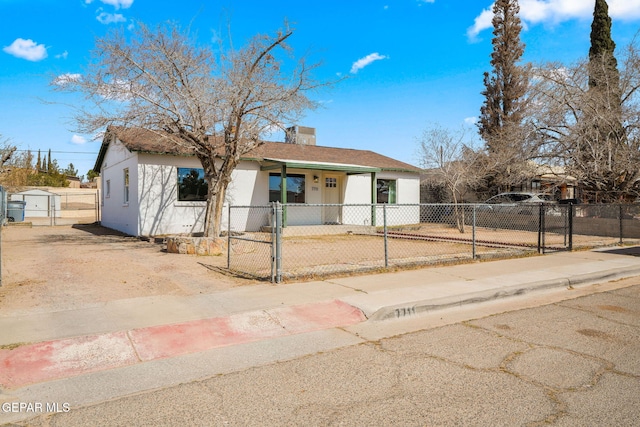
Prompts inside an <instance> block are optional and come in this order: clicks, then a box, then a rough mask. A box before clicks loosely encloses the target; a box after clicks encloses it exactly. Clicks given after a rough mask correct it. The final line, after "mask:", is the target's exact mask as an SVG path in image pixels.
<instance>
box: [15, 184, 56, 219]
mask: <svg viewBox="0 0 640 427" xmlns="http://www.w3.org/2000/svg"><path fill="white" fill-rule="evenodd" d="M10 199H11V200H20V201H23V202H26V203H27V204H26V205H25V208H24V216H25V218H29V217H38V218H42V217H44V218H47V217H53V216H54V215H55V217H56V218H59V217H60V195H59V194H55V193H51V192H49V191H44V190H37V189H36V190H26V191H21V192H20V193H15V194H12V195H11V197H10Z"/></svg>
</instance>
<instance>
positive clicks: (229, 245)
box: [227, 203, 231, 270]
mask: <svg viewBox="0 0 640 427" xmlns="http://www.w3.org/2000/svg"><path fill="white" fill-rule="evenodd" d="M227 269H228V270H230V269H231V203H229V207H228V208H227Z"/></svg>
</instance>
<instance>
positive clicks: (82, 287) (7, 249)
mask: <svg viewBox="0 0 640 427" xmlns="http://www.w3.org/2000/svg"><path fill="white" fill-rule="evenodd" d="M1 250H2V286H1V287H0V315H17V314H20V313H26V312H33V311H39V310H42V311H55V310H68V309H74V308H79V307H86V306H87V305H92V304H102V303H104V302H106V301H109V300H116V299H123V298H136V297H144V296H152V295H162V294H164V295H167V294H172V295H191V294H198V293H211V292H215V291H217V290H224V289H228V288H231V287H234V286H243V285H244V286H246V285H251V284H252V283H254V282H251V281H248V280H244V279H236V278H233V277H230V276H228V275H224V274H221V273H220V272H219V271H216V268H219V267H222V266H226V258H225V257H224V256H219V257H199V256H190V255H177V254H168V253H166V252H165V250H164V245H163V244H160V243H153V242H145V241H141V240H140V239H137V238H132V237H125V236H123V235H121V234H118V233H117V232H114V231H112V230H108V229H106V228H103V227H100V226H98V225H74V226H70V225H69V226H56V227H36V226H34V227H33V228H29V227H25V226H7V227H2V245H1Z"/></svg>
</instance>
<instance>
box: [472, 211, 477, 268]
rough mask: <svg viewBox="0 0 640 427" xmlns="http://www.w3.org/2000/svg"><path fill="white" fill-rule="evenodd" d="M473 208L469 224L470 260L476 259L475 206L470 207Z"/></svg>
mask: <svg viewBox="0 0 640 427" xmlns="http://www.w3.org/2000/svg"><path fill="white" fill-rule="evenodd" d="M472 207H473V214H472V217H473V220H472V222H471V247H472V253H471V259H476V205H475V204H474V205H472Z"/></svg>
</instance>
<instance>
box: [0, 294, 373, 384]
mask: <svg viewBox="0 0 640 427" xmlns="http://www.w3.org/2000/svg"><path fill="white" fill-rule="evenodd" d="M363 320H366V318H365V316H364V315H363V314H362V312H361V311H360V310H358V309H357V308H355V307H352V306H350V305H348V304H345V303H343V302H342V301H338V300H334V301H329V302H320V303H311V304H304V305H298V306H291V307H282V308H276V309H271V310H261V311H254V312H249V313H242V314H237V315H232V316H227V317H217V318H211V319H201V320H194V321H190V322H182V323H175V324H171V325H159V326H151V327H147V328H140V329H134V330H131V331H128V332H116V333H109V334H101V335H94V336H85V337H77V338H69V339H64V340H55V341H47V342H42V343H37V344H29V345H24V346H20V347H17V348H15V349H13V350H0V368H1V369H0V384H2V385H3V386H4V387H6V388H17V387H22V386H25V385H28V384H33V383H39V382H45V381H50V380H53V379H59V378H66V377H71V376H76V375H82V374H86V373H90V372H96V371H101V370H105V369H113V368H118V367H123V366H127V365H132V364H134V363H137V362H140V361H143V362H145V361H150V360H156V359H164V358H169V357H175V356H180V355H183V354H189V353H197V352H200V351H205V350H210V349H213V348H217V347H224V346H229V345H234V344H241V343H247V342H253V341H259V340H263V339H266V338H273V337H278V336H284V335H294V334H300V333H303V332H312V331H317V330H323V329H330V328H336V327H344V326H349V325H353V324H355V323H359V322H362V321H363Z"/></svg>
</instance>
